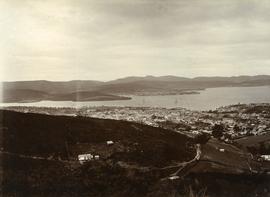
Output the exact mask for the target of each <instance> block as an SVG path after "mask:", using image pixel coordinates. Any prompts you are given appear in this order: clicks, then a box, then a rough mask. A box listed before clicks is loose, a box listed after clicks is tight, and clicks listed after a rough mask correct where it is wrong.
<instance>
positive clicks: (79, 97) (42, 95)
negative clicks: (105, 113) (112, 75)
mask: <svg viewBox="0 0 270 197" xmlns="http://www.w3.org/2000/svg"><path fill="white" fill-rule="evenodd" d="M127 99H130V98H129V97H123V96H116V95H110V94H104V93H101V92H96V91H88V92H86V91H85V92H80V91H79V92H72V93H66V94H53V93H47V92H44V91H37V90H31V89H9V90H8V89H4V91H3V98H2V102H4V103H15V102H18V103H26V102H38V101H42V100H50V101H110V100H127Z"/></svg>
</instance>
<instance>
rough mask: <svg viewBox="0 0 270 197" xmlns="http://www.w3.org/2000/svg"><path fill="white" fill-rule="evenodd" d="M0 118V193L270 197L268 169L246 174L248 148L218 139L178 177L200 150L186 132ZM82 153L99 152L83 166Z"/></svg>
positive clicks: (80, 120)
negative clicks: (79, 158) (184, 164)
mask: <svg viewBox="0 0 270 197" xmlns="http://www.w3.org/2000/svg"><path fill="white" fill-rule="evenodd" d="M0 121H1V122H0V125H1V127H0V128H1V129H0V132H1V133H0V134H1V141H0V142H1V144H0V146H1V152H0V161H1V163H0V165H1V166H0V177H1V183H2V187H1V190H0V191H1V194H2V196H44V197H45V196H65V197H66V196H67V197H69V196H78V197H79V196H100V197H101V196H115V197H118V196H121V197H122V196H123V197H124V196H130V197H135V196H136V197H137V196H138V197H139V196H149V197H150V196H157V197H167V196H168V197H170V196H180V197H181V196H183V197H184V196H192V194H194V195H195V196H198V195H197V194H199V193H200V194H203V193H204V192H205V194H207V196H210V197H223V196H224V197H225V196H226V197H235V196H237V197H238V196H239V197H241V196H243V197H244V196H245V197H251V196H252V197H253V196H256V195H257V196H262V197H266V196H267V195H268V194H269V191H270V184H269V183H270V179H269V176H268V175H266V174H252V173H245V171H246V169H248V166H244V165H245V164H246V162H244V161H242V160H241V157H240V155H241V156H242V157H243V159H246V158H244V156H245V153H244V152H242V151H240V150H238V149H236V148H233V147H232V148H230V149H231V150H228V152H227V153H226V156H224V155H222V153H220V152H219V151H217V150H216V148H215V146H216V144H218V146H220V147H226V146H229V145H222V144H221V145H220V144H219V142H218V141H212V142H211V143H210V144H206V145H205V146H204V147H203V149H202V150H203V155H202V159H203V160H204V161H203V162H208V163H207V165H206V167H204V165H205V164H204V163H202V164H200V161H199V162H195V163H193V164H194V165H195V168H194V170H191V172H192V173H190V174H189V173H186V174H183V176H181V178H180V179H177V180H174V181H173V180H169V179H168V177H169V176H170V174H172V173H174V172H175V171H176V170H178V168H179V167H173V166H177V164H179V163H182V162H184V161H189V160H191V159H193V158H194V156H195V150H194V148H193V147H194V146H193V145H194V140H193V139H190V138H188V137H186V136H185V135H182V134H179V133H176V132H173V131H169V130H164V129H161V128H154V127H150V126H144V125H140V124H136V123H131V122H125V121H116V120H101V119H93V118H84V117H65V116H48V115H41V114H31V113H29V114H24V113H18V112H11V111H3V110H2V111H0ZM107 140H112V141H114V144H113V145H112V146H108V145H107V144H106V141H107ZM228 149H229V147H228ZM204 151H205V152H204ZM207 151H208V152H207ZM231 152H232V153H233V156H231V154H230V153H231ZM238 152H240V153H238ZM83 153H92V154H94V155H99V156H100V159H99V160H94V161H89V162H88V163H85V164H83V165H81V164H79V163H78V161H77V155H78V154H83ZM237 155H238V156H237ZM225 157H226V158H229V159H235V158H237V157H239V158H237V160H239V163H241V165H243V166H241V167H242V168H243V169H244V171H243V172H242V173H231V171H230V161H229V160H226V158H225ZM207 159H208V160H209V159H210V160H211V159H213V160H217V162H218V161H220V162H219V164H218V165H222V166H223V167H224V166H225V168H226V171H223V172H221V171H220V169H221V168H219V167H218V165H217V164H214V163H211V162H209V161H208V160H207ZM223 160H224V162H223ZM226 162H227V163H229V164H225V163H226ZM236 162H237V161H234V162H233V164H234V166H233V168H235V169H237V166H235V164H236V165H237V163H236ZM190 167H193V166H190ZM252 167H253V165H252ZM209 169H212V170H209ZM215 169H217V170H216V171H215ZM186 172H188V171H186ZM202 196H204V195H202Z"/></svg>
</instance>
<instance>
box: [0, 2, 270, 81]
mask: <svg viewBox="0 0 270 197" xmlns="http://www.w3.org/2000/svg"><path fill="white" fill-rule="evenodd" d="M0 36H1V39H0V54H1V56H0V80H1V81H19V80H40V79H42V80H53V81H67V80H75V79H81V80H102V81H108V80H112V79H116V78H122V77H125V76H145V75H155V76H162V75H177V76H184V77H196V76H236V75H257V74H270V52H269V51H270V1H268V0H219V1H217V0H46V1H44V0H0Z"/></svg>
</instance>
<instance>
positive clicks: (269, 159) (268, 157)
mask: <svg viewBox="0 0 270 197" xmlns="http://www.w3.org/2000/svg"><path fill="white" fill-rule="evenodd" d="M261 158H262V159H263V160H265V161H270V155H261Z"/></svg>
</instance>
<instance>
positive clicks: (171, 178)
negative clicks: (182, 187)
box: [169, 176, 180, 180]
mask: <svg viewBox="0 0 270 197" xmlns="http://www.w3.org/2000/svg"><path fill="white" fill-rule="evenodd" d="M179 178H180V177H179V176H171V177H169V179H170V180H176V179H179Z"/></svg>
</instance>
